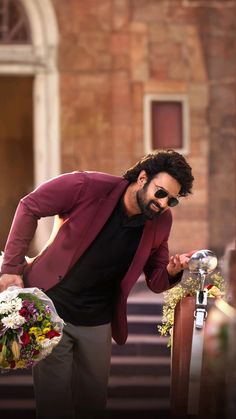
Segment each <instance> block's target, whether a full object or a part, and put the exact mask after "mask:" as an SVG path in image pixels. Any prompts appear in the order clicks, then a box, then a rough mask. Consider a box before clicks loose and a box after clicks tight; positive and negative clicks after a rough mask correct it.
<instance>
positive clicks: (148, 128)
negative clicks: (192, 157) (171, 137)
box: [144, 93, 190, 155]
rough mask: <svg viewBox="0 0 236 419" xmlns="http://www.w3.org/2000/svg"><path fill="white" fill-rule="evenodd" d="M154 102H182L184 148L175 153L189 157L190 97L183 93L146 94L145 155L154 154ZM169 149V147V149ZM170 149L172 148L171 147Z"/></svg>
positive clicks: (176, 149) (177, 149)
mask: <svg viewBox="0 0 236 419" xmlns="http://www.w3.org/2000/svg"><path fill="white" fill-rule="evenodd" d="M152 102H180V103H181V107H182V127H183V138H182V145H183V146H182V147H181V148H174V150H175V151H177V152H179V153H181V154H184V155H187V154H189V152H190V134H189V131H190V129H189V102H188V96H187V95H186V94H183V93H146V94H145V95H144V149H145V154H149V153H153V152H154V151H155V149H153V141H152ZM167 148H168V147H167ZM169 148H172V147H171V145H170V146H169Z"/></svg>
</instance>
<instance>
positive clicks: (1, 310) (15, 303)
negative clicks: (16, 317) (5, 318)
mask: <svg viewBox="0 0 236 419" xmlns="http://www.w3.org/2000/svg"><path fill="white" fill-rule="evenodd" d="M21 307H22V301H21V299H20V298H18V297H16V298H13V299H12V300H9V299H7V300H5V301H2V302H1V303H0V314H8V313H12V312H16V311H19V310H20V309H21Z"/></svg>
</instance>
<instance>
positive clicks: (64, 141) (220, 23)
mask: <svg viewBox="0 0 236 419" xmlns="http://www.w3.org/2000/svg"><path fill="white" fill-rule="evenodd" d="M10 1H11V2H13V3H14V1H13V0H9V3H10ZM2 3H3V1H1V0H0V5H1V4H2ZM18 3H21V6H22V8H24V12H25V17H26V21H27V19H28V28H29V32H30V31H31V35H32V36H31V38H30V35H29V38H28V43H29V44H30V45H31V46H32V48H31V50H30V51H29V50H28V52H27V50H25V52H24V55H21V56H20V50H19V51H18V50H17V46H15V45H14V42H12V41H11V42H8V45H7V48H8V50H7V51H8V53H6V44H7V43H6V42H5V44H4V42H2V43H1V44H0V85H1V78H3V77H6V76H9V74H10V75H11V77H12V78H14V79H15V78H16V77H19V74H18V73H17V71H18V70H17V69H19V73H20V74H21V76H22V77H23V76H24V77H29V75H30V77H31V78H33V79H34V85H33V87H32V98H33V100H32V108H33V111H32V115H33V119H34V128H33V130H32V138H33V142H32V144H33V147H32V148H33V151H32V155H31V157H30V156H28V159H30V158H31V159H32V161H33V162H34V175H30V176H28V178H30V179H31V180H30V181H29V182H28V185H27V187H26V188H25V189H26V190H25V192H26V193H27V192H28V190H29V189H30V188H31V186H33V185H36V184H38V183H39V182H41V181H42V180H46V179H47V178H49V177H51V176H54V175H57V174H59V173H62V172H67V171H72V170H77V169H79V170H98V171H103V172H109V173H113V174H115V175H120V174H121V173H122V172H123V171H124V170H125V169H126V168H127V167H129V166H131V165H132V164H134V163H135V162H136V161H137V160H139V159H140V158H141V157H142V156H143V155H144V154H145V152H146V145H145V138H144V137H145V135H144V133H145V124H147V120H146V117H145V105H144V104H145V98H146V97H148V95H149V96H150V95H154V96H155V95H166V96H167V97H170V98H171V97H173V98H175V97H184V98H186V100H187V103H188V114H187V116H185V118H187V119H188V121H184V123H187V124H188V126H189V131H188V139H187V141H188V151H187V154H186V157H187V159H188V161H189V163H190V164H191V165H192V167H193V172H194V176H195V185H194V191H193V195H192V196H190V197H188V198H186V199H183V200H182V202H181V205H180V206H179V207H178V208H176V209H174V211H173V214H174V225H173V229H172V234H171V238H170V250H171V252H182V251H186V250H188V249H197V248H211V249H213V250H215V251H216V252H217V253H218V254H219V255H220V254H221V253H222V252H223V250H224V248H225V246H226V245H227V244H228V243H229V242H230V241H232V240H234V237H235V116H236V112H235V111H236V108H235V89H236V65H235V64H236V59H235V57H236V51H235V41H236V1H235V0H66V1H65V0H31V5H30V4H29V0H18ZM32 4H34V7H35V10H33V7H32ZM45 10H46V11H47V13H46V12H45ZM37 13H38V18H37ZM37 19H38V20H37ZM40 19H41V20H40ZM37 22H38V23H37ZM34 25H35V27H34ZM37 25H38V26H37ZM40 25H41V27H42V34H41V35H40V34H39V28H40ZM36 26H37V28H36ZM52 31H54V32H53V34H52ZM40 36H41V37H40ZM13 41H14V40H13ZM40 42H41V44H40ZM18 46H20V45H18ZM11 51H12V53H11ZM16 53H17V54H19V56H18V60H17V62H16ZM7 54H8V55H7ZM30 54H31V55H30ZM24 69H25V71H24ZM35 92H36V93H35ZM42 92H44V93H42ZM15 94H16V95H17V92H16V93H15ZM168 95H169V96H168ZM22 100H23V99H22ZM173 100H174V99H173ZM0 103H1V102H0ZM45 104H46V105H45ZM1 106H4V105H3V104H2V103H1ZM42 126H43V127H44V129H42ZM4 132H5V131H4ZM23 137H24V136H23ZM0 141H3V140H2V138H1V123H0ZM22 141H24V139H23V140H22ZM169 146H171V142H170V144H168V142H166V147H167V148H168V147H169ZM6 147H8V153H6V148H5V149H4V150H5V151H4V152H5V154H4V155H9V153H10V151H11V145H9V144H8V146H6ZM16 165H17V163H16ZM7 170H9V173H10V168H8V169H7V168H5V171H6V173H7ZM19 173H20V169H19ZM16 177H17V170H16ZM4 182H7V176H6V181H4ZM20 194H22V188H21V190H20V192H19V191H18V192H16V194H15V197H14V199H15V201H14V199H13V198H11V202H12V201H14V202H15V203H17V200H18V199H19V196H20ZM7 200H8V196H7V192H6V196H5V198H4V201H5V202H7ZM11 211H12V209H11ZM10 215H11V214H10ZM5 217H6V223H5V225H6V226H8V225H9V211H8V212H7V215H6V216H5ZM4 234H5V233H4ZM4 234H3V236H4ZM43 234H44V233H43ZM3 238H4V237H3ZM2 240H3V239H2Z"/></svg>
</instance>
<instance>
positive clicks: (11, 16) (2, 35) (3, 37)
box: [0, 0, 31, 44]
mask: <svg viewBox="0 0 236 419" xmlns="http://www.w3.org/2000/svg"><path fill="white" fill-rule="evenodd" d="M30 38H31V37H30V28H29V23H28V19H27V17H26V15H25V13H24V10H23V7H22V5H21V2H20V1H19V0H0V44H29V43H31V39H30Z"/></svg>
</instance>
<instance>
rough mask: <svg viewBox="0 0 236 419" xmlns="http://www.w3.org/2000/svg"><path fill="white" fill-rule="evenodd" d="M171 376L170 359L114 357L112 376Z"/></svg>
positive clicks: (112, 360)
mask: <svg viewBox="0 0 236 419" xmlns="http://www.w3.org/2000/svg"><path fill="white" fill-rule="evenodd" d="M112 375H115V376H116V375H120V376H137V375H146V376H149V377H152V376H170V359H169V358H168V357H161V356H160V357H149V356H148V357H145V356H135V357H132V356H112V358H111V376H112Z"/></svg>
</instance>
